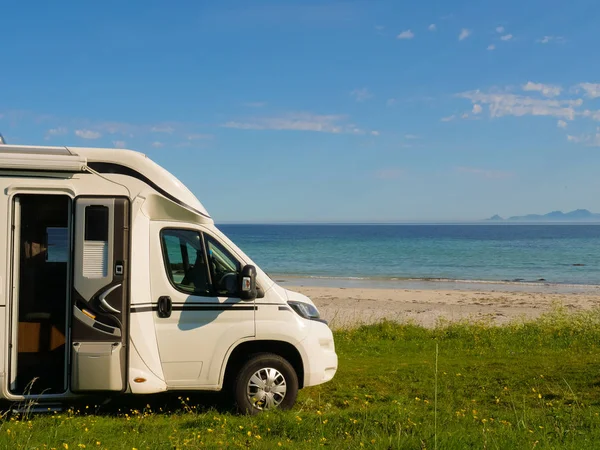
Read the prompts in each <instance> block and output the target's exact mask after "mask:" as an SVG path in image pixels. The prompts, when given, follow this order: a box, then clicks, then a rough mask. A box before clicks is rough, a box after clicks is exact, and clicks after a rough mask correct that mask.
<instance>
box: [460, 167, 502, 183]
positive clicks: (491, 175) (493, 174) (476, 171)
mask: <svg viewBox="0 0 600 450" xmlns="http://www.w3.org/2000/svg"><path fill="white" fill-rule="evenodd" d="M456 170H458V172H460V173H467V174H471V175H476V176H479V177H483V178H488V179H496V180H501V179H505V178H510V177H512V176H513V174H512V173H510V172H502V171H498V170H488V169H480V168H478V167H464V166H463V167H457V169H456Z"/></svg>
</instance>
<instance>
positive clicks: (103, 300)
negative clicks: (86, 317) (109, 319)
mask: <svg viewBox="0 0 600 450" xmlns="http://www.w3.org/2000/svg"><path fill="white" fill-rule="evenodd" d="M120 287H121V285H120V284H116V285H114V286H113V287H111V288H109V289H107V290H106V291H104V292H103V293H102V294H101V295H100V297H99V300H100V304H101V305H102V308H103V309H104V310H105V311H110V312H112V313H115V314H121V311H119V310H118V309H115V308H113V307H112V306H110V305H109V304H108V302H107V301H106V296H107V295H108V294H110V293H111V292H112V291H114V290H115V289H117V288H120Z"/></svg>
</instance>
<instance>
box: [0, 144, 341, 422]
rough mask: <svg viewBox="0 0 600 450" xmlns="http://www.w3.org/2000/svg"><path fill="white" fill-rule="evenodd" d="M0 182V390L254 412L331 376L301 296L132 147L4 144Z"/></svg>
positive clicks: (322, 327) (326, 339)
mask: <svg viewBox="0 0 600 450" xmlns="http://www.w3.org/2000/svg"><path fill="white" fill-rule="evenodd" d="M0 187H1V189H2V193H3V199H2V201H0V218H2V219H0V236H1V237H2V238H0V257H1V259H2V263H1V265H0V324H2V325H0V327H1V326H3V329H1V332H0V361H1V362H0V364H2V368H1V369H2V370H0V383H1V390H0V393H1V396H2V397H3V398H4V399H7V400H11V401H21V400H23V399H27V398H32V399H36V400H38V401H44V400H46V401H60V400H63V399H69V398H73V397H77V396H82V395H89V394H90V393H114V394H118V393H130V394H149V393H157V392H163V391H167V390H221V389H225V388H226V389H232V392H234V394H235V399H236V402H237V404H238V407H240V408H241V409H245V410H249V411H255V410H260V409H266V408H271V407H276V406H279V407H282V408H283V407H290V406H291V405H292V404H293V403H294V401H295V396H296V391H297V389H298V388H302V387H304V386H311V385H315V384H319V383H323V382H326V381H328V380H330V379H331V378H332V377H333V376H334V374H335V372H336V370H337V356H336V353H335V350H334V342H333V337H332V333H331V331H330V329H329V328H328V326H327V325H326V323H324V322H323V321H322V320H320V318H319V316H318V311H317V310H316V308H315V307H314V305H313V304H312V302H311V301H310V300H309V299H308V298H307V297H305V296H303V295H301V294H298V293H294V292H291V291H288V290H286V289H283V288H282V287H280V286H279V285H277V284H276V283H275V282H274V281H272V280H271V279H270V278H269V277H268V276H267V275H266V274H265V273H264V272H263V271H262V270H261V269H260V268H258V267H257V266H256V265H255V264H254V263H253V262H252V261H251V260H250V259H249V258H248V257H247V256H246V255H245V254H244V253H243V252H242V251H241V250H240V249H239V248H238V247H237V246H236V245H235V244H234V243H232V242H231V241H230V240H229V239H228V238H227V237H226V236H225V235H224V234H223V233H222V232H220V231H219V229H218V228H217V227H216V226H215V224H214V221H213V219H212V218H211V217H210V215H209V214H208V212H207V211H206V210H205V209H204V207H203V206H202V204H201V203H200V202H199V201H198V200H197V199H196V197H195V196H194V195H193V194H192V193H191V192H190V191H189V190H188V189H187V188H186V187H185V186H184V185H183V184H182V183H181V182H180V181H179V180H177V179H176V178H175V177H174V176H173V175H171V174H170V173H169V172H167V171H166V170H165V169H163V168H162V167H160V166H159V165H157V164H155V163H154V162H152V161H151V160H150V159H149V158H147V157H146V156H145V155H143V154H141V153H137V152H133V151H129V150H120V149H119V150H115V149H92V148H70V147H69V148H67V147H31V146H8V145H2V146H0ZM32 381H33V383H32Z"/></svg>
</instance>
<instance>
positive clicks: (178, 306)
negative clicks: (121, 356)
mask: <svg viewBox="0 0 600 450" xmlns="http://www.w3.org/2000/svg"><path fill="white" fill-rule="evenodd" d="M157 309H158V306H157V305H155V304H154V305H144V306H138V305H136V306H131V308H130V310H131V312H132V313H137V312H149V311H156V310H157ZM257 309H258V306H254V305H248V306H244V305H214V304H213V305H211V304H202V303H173V311H255V310H257Z"/></svg>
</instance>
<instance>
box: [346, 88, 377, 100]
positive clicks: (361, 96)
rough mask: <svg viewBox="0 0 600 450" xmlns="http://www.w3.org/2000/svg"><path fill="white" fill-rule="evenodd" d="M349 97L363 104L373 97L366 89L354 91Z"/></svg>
mask: <svg viewBox="0 0 600 450" xmlns="http://www.w3.org/2000/svg"><path fill="white" fill-rule="evenodd" d="M350 95H351V96H352V97H354V100H356V101H357V102H364V101H365V100H369V99H370V98H372V97H373V94H371V92H369V90H368V89H367V88H362V89H354V90H353V91H352V92H350Z"/></svg>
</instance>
